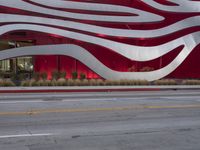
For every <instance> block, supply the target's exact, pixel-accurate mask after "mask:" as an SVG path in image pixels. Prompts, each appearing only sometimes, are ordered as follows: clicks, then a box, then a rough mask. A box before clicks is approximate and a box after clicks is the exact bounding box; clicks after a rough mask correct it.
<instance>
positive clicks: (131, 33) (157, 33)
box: [0, 13, 200, 38]
mask: <svg viewBox="0 0 200 150" xmlns="http://www.w3.org/2000/svg"><path fill="white" fill-rule="evenodd" d="M0 22H2V23H4V22H20V23H21V22H27V23H39V24H45V25H55V26H59V27H67V28H72V29H77V30H82V31H87V32H92V33H96V34H103V35H108V36H116V37H118V36H119V37H132V38H156V37H161V36H165V35H167V34H172V33H174V32H177V31H180V30H183V29H186V28H190V27H195V26H199V25H200V16H195V17H190V18H187V19H184V20H182V21H179V22H176V23H174V24H172V25H169V26H167V27H163V28H160V29H155V30H130V29H114V28H109V27H100V26H95V25H89V24H84V23H78V22H73V21H65V20H60V19H50V18H44V17H34V16H25V15H13V14H4V13H2V14H0Z"/></svg>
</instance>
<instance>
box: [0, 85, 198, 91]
mask: <svg viewBox="0 0 200 150" xmlns="http://www.w3.org/2000/svg"><path fill="white" fill-rule="evenodd" d="M162 90H200V85H172V86H165V85H162V86H156V85H153V86H71V87H70V86H59V87H0V93H52V92H54V93H64V92H116V91H119V92H120V91H121V92H123V91H127V92H128V91H162Z"/></svg>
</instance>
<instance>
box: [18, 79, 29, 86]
mask: <svg viewBox="0 0 200 150" xmlns="http://www.w3.org/2000/svg"><path fill="white" fill-rule="evenodd" d="M20 86H30V81H29V80H24V81H22V82H21V84H20Z"/></svg>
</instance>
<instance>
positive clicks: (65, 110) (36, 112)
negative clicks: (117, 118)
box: [0, 104, 200, 116]
mask: <svg viewBox="0 0 200 150" xmlns="http://www.w3.org/2000/svg"><path fill="white" fill-rule="evenodd" d="M183 108H185V109H190V108H200V104H196V105H154V106H153V105H152V106H151V105H132V106H130V105H129V106H124V107H107V108H106V107H105V108H60V109H58V108H57V109H36V110H30V111H21V112H20V111H19V112H0V116H17V115H41V114H47V113H78V112H101V111H123V110H134V109H183Z"/></svg>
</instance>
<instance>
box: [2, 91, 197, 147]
mask: <svg viewBox="0 0 200 150" xmlns="http://www.w3.org/2000/svg"><path fill="white" fill-rule="evenodd" d="M199 149H200V91H198V90H195V91H191V90H190V91H161V92H127V93H125V92H122V93H120V92H117V93H74V94H73V93H68V94H65V93H62V94H56V93H53V94H52V93H47V94H0V150H199Z"/></svg>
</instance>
